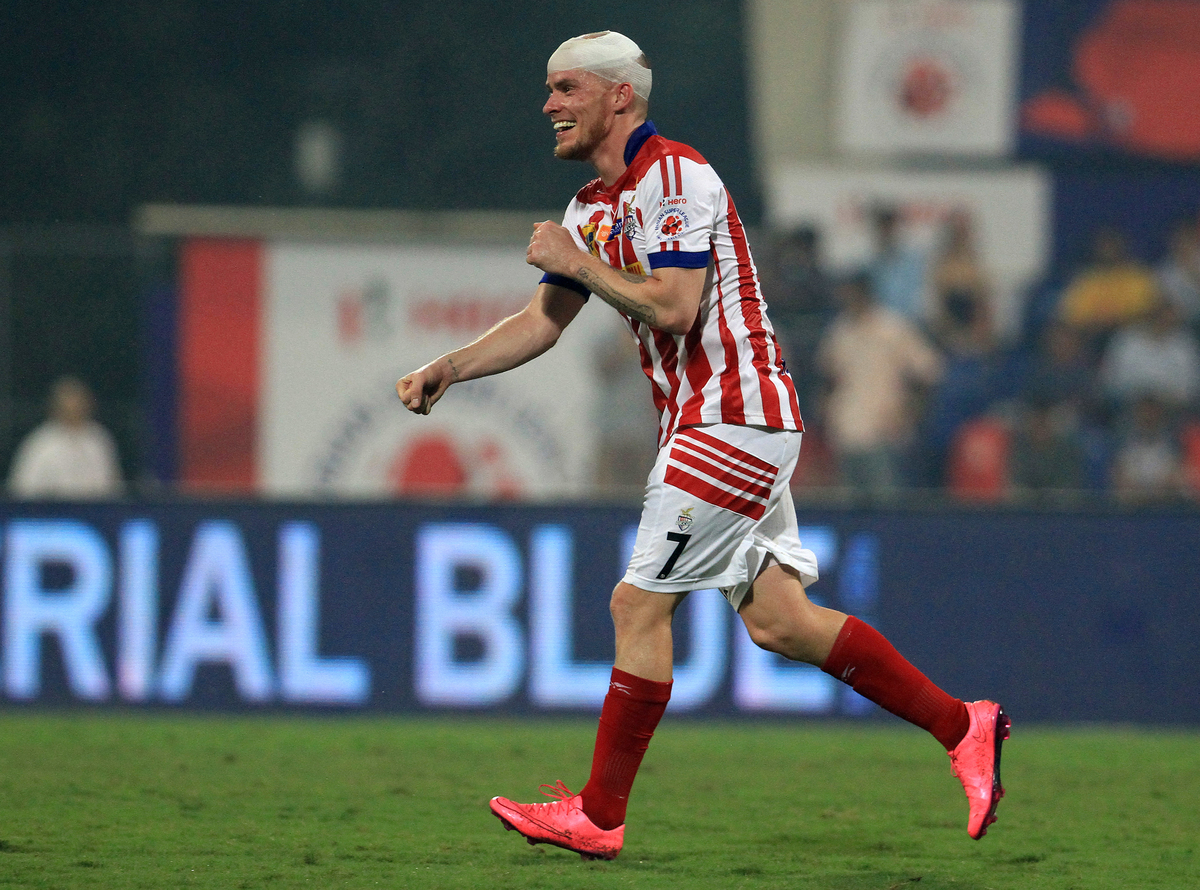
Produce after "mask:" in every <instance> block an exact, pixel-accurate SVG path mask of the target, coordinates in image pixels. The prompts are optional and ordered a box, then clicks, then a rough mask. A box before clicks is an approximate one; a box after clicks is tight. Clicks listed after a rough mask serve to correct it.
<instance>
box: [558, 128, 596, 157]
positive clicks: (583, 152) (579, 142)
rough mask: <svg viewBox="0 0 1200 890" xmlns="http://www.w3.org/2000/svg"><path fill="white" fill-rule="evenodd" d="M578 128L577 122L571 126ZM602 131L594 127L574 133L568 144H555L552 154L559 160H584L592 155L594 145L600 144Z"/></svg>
mask: <svg viewBox="0 0 1200 890" xmlns="http://www.w3.org/2000/svg"><path fill="white" fill-rule="evenodd" d="M573 129H574V130H579V129H580V127H579V125H578V124H576V125H575V127H574V128H573ZM603 135H604V134H603V133H600V132H598V128H594V129H593V130H591V131H590V132H582V133H578V132H577V133H576V134H575V139H574V140H573V141H572V142H571V144H570V145H555V146H554V156H555V157H556V158H558V159H559V160H560V161H586V160H587V159H588V158H590V157H591V156H592V152H593V151H594V150H595V149H596V146H597V145H599V144H600V141H601V139H602V138H603Z"/></svg>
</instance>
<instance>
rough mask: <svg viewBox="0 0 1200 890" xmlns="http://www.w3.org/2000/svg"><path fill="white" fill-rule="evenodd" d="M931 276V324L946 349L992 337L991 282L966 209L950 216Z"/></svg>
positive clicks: (955, 349)
mask: <svg viewBox="0 0 1200 890" xmlns="http://www.w3.org/2000/svg"><path fill="white" fill-rule="evenodd" d="M930 278H931V282H930V284H931V288H932V294H933V301H932V302H933V305H932V316H931V318H930V324H929V327H930V331H931V332H932V333H933V336H934V338H935V339H936V340H937V341H938V342H939V343H940V344H941V345H942V347H943V348H944V349H946V350H947V351H949V352H958V351H961V350H962V349H963V348H964V346H969V344H973V343H977V342H979V341H980V340H981V338H983V337H986V336H990V334H991V332H992V330H993V312H992V305H991V285H990V283H989V281H988V276H987V274H986V272H985V271H984V268H983V265H982V263H981V262H980V260H979V254H978V252H977V251H976V249H975V239H974V233H973V232H972V229H971V218H970V216H968V215H967V214H966V213H965V212H963V211H954V212H952V213H951V214H949V216H947V218H946V221H945V225H944V235H943V243H942V246H941V251H940V253H939V254H938V255H937V256H936V257H935V258H934V260H933V271H932V273H931V275H930Z"/></svg>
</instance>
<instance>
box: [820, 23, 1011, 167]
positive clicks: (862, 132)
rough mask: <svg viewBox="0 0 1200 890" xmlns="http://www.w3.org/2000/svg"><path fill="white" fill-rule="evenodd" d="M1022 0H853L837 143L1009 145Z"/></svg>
mask: <svg viewBox="0 0 1200 890" xmlns="http://www.w3.org/2000/svg"><path fill="white" fill-rule="evenodd" d="M1019 22H1020V4H1019V3H1015V2H1012V0H855V2H853V3H851V4H849V10H848V16H847V21H846V28H845V32H844V42H843V45H842V51H841V65H840V68H839V83H838V91H837V97H838V106H837V107H838V121H839V130H838V132H839V137H840V142H841V145H842V147H843V148H846V149H848V150H850V151H862V152H872V153H882V154H920V153H934V154H961V155H976V156H998V155H1005V154H1008V153H1009V151H1010V150H1011V148H1012V145H1013V141H1014V125H1013V119H1014V107H1015V104H1016V66H1017V60H1018V52H1017V34H1018V30H1019V27H1018V26H1019Z"/></svg>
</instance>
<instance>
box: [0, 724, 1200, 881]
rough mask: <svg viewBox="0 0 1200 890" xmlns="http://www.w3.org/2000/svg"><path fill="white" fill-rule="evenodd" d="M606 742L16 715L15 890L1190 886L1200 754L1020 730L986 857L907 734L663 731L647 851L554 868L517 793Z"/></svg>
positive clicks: (645, 828)
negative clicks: (509, 809) (495, 811)
mask: <svg viewBox="0 0 1200 890" xmlns="http://www.w3.org/2000/svg"><path fill="white" fill-rule="evenodd" d="M593 731H594V722H593V721H591V720H584V721H564V722H549V721H544V720H538V721H524V722H518V721H495V720H482V719H480V720H466V719H441V720H433V719H359V718H353V719H344V720H343V719H315V718H312V719H304V718H282V717H264V718H229V717H192V716H173V715H172V716H151V715H145V714H131V715H112V714H95V713H67V714H42V713H31V712H25V711H8V712H3V711H0V887H3V888H8V887H61V888H74V887H98V888H116V887H148V888H164V887H219V888H237V887H247V888H249V887H253V888H277V887H278V888H284V887H322V888H333V887H376V886H378V887H420V888H435V890H436V888H460V887H462V888H473V887H478V888H487V890H503V888H510V887H511V888H552V887H553V888H563V887H572V888H575V887H582V888H591V887H596V888H609V887H612V888H617V887H637V888H649V890H655V888H671V890H690V888H701V887H702V888H707V887H714V888H740V887H746V888H822V890H841V888H846V890H860V888H861V890H867V888H871V890H876V888H877V890H905V888H914V890H940V888H972V890H980V888H997V890H1000V888H1004V890H1010V888H1080V890H1084V888H1086V890H1099V888H1107V887H1112V888H1122V890H1124V888H1131V887H1133V888H1157V887H1163V888H1184V887H1188V888H1191V887H1195V886H1197V885H1200V829H1198V828H1197V826H1198V825H1200V733H1197V732H1151V731H1142V730H1134V729H1104V728H1085V729H1063V730H1057V729H1050V728H1030V727H1023V726H1021V724H1020V723H1019V722H1018V724H1017V725H1016V727H1015V728H1014V735H1013V739H1012V741H1011V742H1010V743H1009V744H1008V745H1007V746H1006V748H1005V757H1004V780H1005V785H1006V786H1007V787H1008V791H1009V794H1008V797H1007V798H1006V799H1005V801H1004V803H1003V804H1002V805H1001V807H1000V821H999V822H998V823H997V824H996V825H995V826H993V827H992V829H991V831H990V833H989V835H988V836H987V837H986V838H984V839H983V840H982V841H979V842H976V841H972V840H970V839H969V838H968V837H967V835H966V830H965V826H966V801H965V798H964V797H963V795H962V791H961V789H960V788H959V786H958V783H957V781H956V780H955V779H954V778H952V777H951V775H950V771H949V761H948V760H947V759H946V757H945V755H944V754H942V753H941V750H940V749H939V748H938V746H937V743H936V742H933V741H932V740H931V739H929V738H928V737H927V736H925V735H924V734H923V733H921V732H919V731H917V730H914V729H911V728H909V727H906V726H904V725H902V724H900V723H898V722H888V723H886V724H874V725H870V726H865V727H862V726H842V725H828V724H800V725H785V724H782V723H774V722H772V723H765V724H748V723H723V724H702V723H692V722H689V721H685V720H672V719H671V718H670V717H669V716H668V718H667V720H665V721H664V723H663V726H662V727H661V728H660V730H659V733H658V736H657V737H656V738H655V740H654V744H653V745H652V746H651V749H650V752H649V754H648V755H647V758H646V762H645V764H644V766H643V770H642V773H641V774H640V775H639V777H638V782H637V785H636V787H635V788H634V798H633V801H632V803H631V805H630V811H629V822H628V825H629V827H628V833H627V837H626V844H625V850H624V852H623V853H622V855H621V857H620V858H619V859H618V860H616V861H615V862H588V863H585V862H582V861H581V860H580V859H579V857H578V856H576V855H574V854H571V853H567V852H565V851H563V850H558V849H555V848H551V847H545V846H539V847H530V846H528V845H527V844H525V843H524V841H523V840H522V839H521V838H520V837H519V836H518V835H516V834H515V833H507V832H505V831H504V830H503V829H502V828H501V826H500V824H499V822H497V821H496V820H495V818H494V817H492V816H491V815H490V814H489V813H488V810H487V800H488V798H489V797H490V796H492V795H493V794H504V795H506V796H511V797H514V798H518V799H534V798H537V797H538V794H537V786H538V784H539V783H540V782H551V781H553V780H554V779H556V778H562V779H564V780H565V781H566V782H567V784H568V785H570V786H571V787H573V788H575V789H576V790H578V788H579V786H581V785H582V784H583V780H584V779H585V778H586V771H587V767H588V764H589V763H590V759H591V743H592V735H593Z"/></svg>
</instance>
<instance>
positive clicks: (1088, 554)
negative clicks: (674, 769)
mask: <svg viewBox="0 0 1200 890" xmlns="http://www.w3.org/2000/svg"><path fill="white" fill-rule="evenodd" d="M637 518H638V517H637V510H636V509H635V508H632V507H590V506H581V505H559V506H548V505H541V506H538V505H509V506H488V507H480V506H476V507H469V506H461V505H460V506H451V505H433V504H421V503H418V502H411V501H410V502H402V503H400V502H397V503H381V502H373V503H367V502H357V503H352V502H342V503H337V504H332V503H330V504H319V505H318V504H299V503H296V504H289V505H282V504H279V505H263V504H234V503H229V504H223V505H214V504H205V503H199V502H196V503H176V504H158V505H145V504H143V505H135V504H108V505H105V504H93V505H49V504H44V505H31V504H24V505H18V504H0V541H2V543H3V546H2V547H0V580H2V582H3V586H2V587H0V702H7V703H10V704H26V705H28V704H34V705H37V704H56V705H62V704H72V703H78V704H88V705H90V706H99V705H110V706H117V707H121V708H129V707H131V706H135V707H177V708H193V709H221V710H247V709H250V710H263V709H272V708H289V709H295V708H298V709H321V710H329V709H333V710H337V711H373V712H385V713H418V712H475V713H497V714H532V713H542V714H556V713H564V712H595V711H597V710H598V708H599V705H600V703H601V701H602V699H603V696H604V693H605V691H606V689H607V685H608V678H609V672H610V668H611V664H612V653H613V636H612V622H611V619H610V618H609V614H608V599H609V594H610V592H611V588H612V584H613V583H614V581H615V580H616V579H617V578H618V577H619V575H620V572H621V569H622V567H623V566H624V564H625V561H626V559H627V556H628V553H629V550H630V548H631V546H632V538H633V535H634V533H635V528H636V523H637ZM798 518H799V524H800V537H801V540H802V541H803V543H804V545H805V546H806V547H809V548H811V549H812V550H813V551H814V553H815V554H816V555H817V558H818V561H819V562H820V571H821V579H820V580H819V581H818V582H816V583H815V584H813V585H811V588H810V594H811V595H812V596H813V598H814V599H815V600H817V601H818V602H821V603H824V604H826V605H829V606H832V607H835V608H838V609H841V610H843V611H846V612H851V613H854V614H856V615H858V616H859V617H861V618H862V619H864V620H866V621H868V622H869V623H871V624H873V625H875V626H877V627H879V629H880V630H881V631H883V632H884V633H885V634H886V635H887V636H888V638H889V639H890V640H891V641H892V642H893V643H894V644H895V645H896V647H897V648H898V649H899V650H900V651H901V652H903V653H904V654H905V655H906V656H908V657H909V658H910V659H911V660H912V661H913V662H914V663H915V664H917V665H918V666H919V667H920V668H921V669H922V670H923V671H924V672H925V673H926V674H927V675H929V676H930V677H931V678H932V679H933V680H934V681H935V682H937V683H939V684H940V685H942V686H943V687H944V688H946V689H947V690H948V691H950V692H952V693H953V694H955V695H959V696H965V697H970V698H976V697H990V698H995V699H999V700H1000V701H1003V702H1004V703H1005V706H1006V708H1008V710H1009V712H1010V713H1011V714H1012V715H1013V716H1014V719H1017V720H1022V721H1025V720H1056V721H1078V720H1087V721H1097V720H1120V721H1152V722H1161V723H1198V722H1200V684H1197V683H1196V670H1195V641H1196V637H1197V635H1198V634H1200V604H1198V602H1197V598H1196V596H1195V583H1194V576H1195V566H1194V561H1195V560H1194V554H1195V552H1196V550H1197V548H1198V547H1200V517H1197V515H1196V514H1195V513H1188V512H1179V513H1172V512H1167V511H1162V512H1155V513H1145V514H1127V513H1126V514H1122V513H1112V514H1105V513H1090V514H1076V513H1050V512H1035V513H1021V512H1017V511H1012V512H1005V513H996V512H985V511H969V510H958V511H944V512H938V511H903V510H893V511H835V510H822V511H808V510H805V511H801V512H800V514H799V517H798ZM675 643H676V653H675V656H676V658H675V663H676V668H675V685H674V692H673V695H672V700H671V705H670V707H671V712H672V713H675V714H679V715H698V716H708V717H718V716H720V717H735V716H742V717H747V716H766V715H791V716H800V715H806V716H838V717H864V716H872V715H879V714H880V712H879V711H878V709H876V708H875V707H874V706H873V705H870V704H868V703H867V702H866V701H865V700H863V699H862V698H860V697H858V696H857V695H856V694H855V693H853V692H851V691H850V690H849V689H848V687H845V686H843V685H842V684H841V683H839V682H837V681H836V680H834V679H833V678H832V677H830V676H827V675H826V674H823V673H822V672H821V671H819V670H817V669H816V668H814V667H811V666H807V665H799V664H795V663H792V662H788V661H786V660H784V659H782V658H780V657H778V656H774V655H770V654H768V653H766V652H765V651H764V650H761V649H758V648H757V647H756V646H754V644H753V643H751V641H750V639H749V637H748V635H747V634H746V632H745V629H744V628H743V627H742V625H741V622H740V621H739V620H738V618H737V616H736V614H735V613H734V612H733V610H732V609H730V608H729V605H728V604H727V603H726V602H725V600H724V599H723V598H722V597H721V596H720V595H719V594H718V593H717V592H715V591H711V590H710V591H699V592H697V593H694V594H692V595H691V596H689V597H688V599H687V600H686V601H685V603H684V605H683V606H682V607H681V608H680V610H679V612H678V613H677V615H676V618H675Z"/></svg>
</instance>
